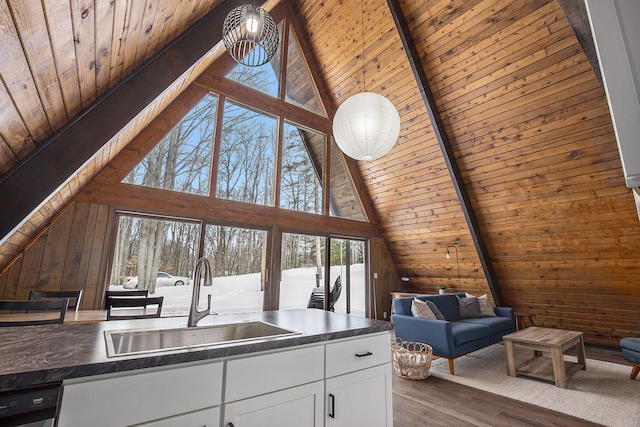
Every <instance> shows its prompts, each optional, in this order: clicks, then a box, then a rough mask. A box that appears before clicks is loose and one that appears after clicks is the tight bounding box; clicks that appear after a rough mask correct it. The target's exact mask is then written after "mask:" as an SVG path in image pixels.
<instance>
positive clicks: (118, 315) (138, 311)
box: [106, 297, 164, 320]
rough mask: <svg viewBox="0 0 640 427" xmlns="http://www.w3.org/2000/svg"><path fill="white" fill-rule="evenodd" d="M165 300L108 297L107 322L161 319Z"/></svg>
mask: <svg viewBox="0 0 640 427" xmlns="http://www.w3.org/2000/svg"><path fill="white" fill-rule="evenodd" d="M163 300H164V297H146V298H145V297H134V298H126V297H107V301H106V304H107V320H132V319H151V318H157V317H160V313H161V311H162V302H163ZM114 309H115V310H114ZM127 309H130V310H127Z"/></svg>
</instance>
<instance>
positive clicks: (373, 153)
mask: <svg viewBox="0 0 640 427" xmlns="http://www.w3.org/2000/svg"><path fill="white" fill-rule="evenodd" d="M361 8H362V74H363V79H362V81H363V82H364V91H363V92H362V93H358V94H355V95H353V96H351V97H349V98H347V100H346V101H344V102H343V103H342V105H340V107H339V108H338V111H336V115H335V116H334V117H333V136H334V138H335V140H336V144H338V147H340V150H342V152H343V153H344V154H346V155H347V156H349V157H351V158H353V159H356V160H375V159H379V158H380V157H382V156H384V155H385V154H387V153H388V152H389V150H391V149H392V148H393V146H394V144H395V143H396V141H397V140H398V136H399V135H400V114H398V110H396V108H395V107H394V105H393V103H391V101H389V100H388V99H387V98H385V97H384V96H382V95H380V94H377V93H373V92H367V88H366V86H367V75H366V62H365V60H364V1H362V2H361Z"/></svg>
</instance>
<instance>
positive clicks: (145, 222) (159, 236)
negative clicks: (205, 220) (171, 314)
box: [110, 215, 200, 307]
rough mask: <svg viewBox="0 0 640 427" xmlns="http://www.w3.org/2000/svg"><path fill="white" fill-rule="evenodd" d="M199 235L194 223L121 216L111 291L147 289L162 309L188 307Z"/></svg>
mask: <svg viewBox="0 0 640 427" xmlns="http://www.w3.org/2000/svg"><path fill="white" fill-rule="evenodd" d="M199 235H200V226H199V225H198V224H197V223H191V222H183V221H169V220H162V219H151V218H139V217H134V216H128V215H122V216H120V218H119V223H118V234H117V238H116V248H115V253H114V258H113V266H112V268H111V287H110V289H112V290H118V289H125V290H127V289H129V290H134V289H141V290H143V289H148V290H149V293H150V294H155V295H156V296H164V297H165V299H164V303H163V307H188V306H189V303H190V301H191V278H192V275H193V269H194V268H195V265H196V261H197V253H198V252H197V247H198V242H199V241H200V237H199Z"/></svg>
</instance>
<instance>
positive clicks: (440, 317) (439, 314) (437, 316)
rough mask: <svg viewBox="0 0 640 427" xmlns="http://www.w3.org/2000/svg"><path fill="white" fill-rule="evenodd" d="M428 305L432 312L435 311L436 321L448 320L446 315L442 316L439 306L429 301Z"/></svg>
mask: <svg viewBox="0 0 640 427" xmlns="http://www.w3.org/2000/svg"><path fill="white" fill-rule="evenodd" d="M426 303H427V305H428V306H429V308H430V309H431V311H433V314H435V315H436V319H438V320H446V319H445V318H444V314H442V312H441V311H440V309H438V306H437V305H436V304H435V303H434V302H433V301H429V300H427V301H426Z"/></svg>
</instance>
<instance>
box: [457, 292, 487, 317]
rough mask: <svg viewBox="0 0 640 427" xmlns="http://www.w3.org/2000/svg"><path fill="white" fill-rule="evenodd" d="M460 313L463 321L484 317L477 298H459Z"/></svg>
mask: <svg viewBox="0 0 640 427" xmlns="http://www.w3.org/2000/svg"><path fill="white" fill-rule="evenodd" d="M458 311H459V312H460V318H461V319H473V318H475V317H482V312H481V311H480V303H479V302H478V298H476V297H469V298H458Z"/></svg>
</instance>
